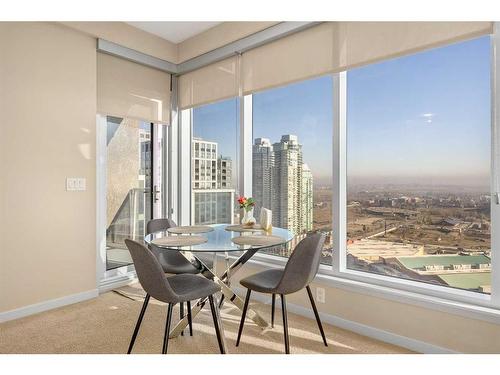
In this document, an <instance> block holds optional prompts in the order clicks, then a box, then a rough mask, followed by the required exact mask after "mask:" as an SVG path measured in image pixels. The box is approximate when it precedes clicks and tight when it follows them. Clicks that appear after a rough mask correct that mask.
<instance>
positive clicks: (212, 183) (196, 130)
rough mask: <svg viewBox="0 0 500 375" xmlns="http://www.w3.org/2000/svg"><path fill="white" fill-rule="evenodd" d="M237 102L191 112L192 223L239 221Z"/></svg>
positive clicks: (233, 101) (219, 103) (234, 100)
mask: <svg viewBox="0 0 500 375" xmlns="http://www.w3.org/2000/svg"><path fill="white" fill-rule="evenodd" d="M238 103H239V102H238V99H237V98H233V99H228V100H224V101H220V102H217V103H213V104H207V105H203V106H199V107H195V108H193V109H192V110H188V111H192V112H191V113H192V142H191V197H192V198H191V222H192V223H193V224H217V223H219V224H220V223H228V224H231V223H233V222H235V221H238V210H236V209H235V202H236V197H237V195H238V160H239V158H238V134H239V130H238V126H239V125H238V124H239V104H238Z"/></svg>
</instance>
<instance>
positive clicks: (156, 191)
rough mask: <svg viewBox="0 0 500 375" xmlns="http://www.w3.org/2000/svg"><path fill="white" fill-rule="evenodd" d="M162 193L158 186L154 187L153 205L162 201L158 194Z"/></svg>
mask: <svg viewBox="0 0 500 375" xmlns="http://www.w3.org/2000/svg"><path fill="white" fill-rule="evenodd" d="M160 193H161V190H159V189H158V186H157V185H154V186H153V203H156V202H158V201H159V200H160V198H158V194H160Z"/></svg>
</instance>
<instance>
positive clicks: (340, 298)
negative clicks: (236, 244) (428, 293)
mask: <svg viewBox="0 0 500 375" xmlns="http://www.w3.org/2000/svg"><path fill="white" fill-rule="evenodd" d="M224 267H225V266H224V265H223V264H220V267H219V269H224ZM262 270H263V268H262V267H260V266H258V265H256V264H250V263H247V264H245V266H244V267H243V268H242V269H241V270H240V271H238V273H237V274H236V275H235V276H234V279H232V280H231V282H232V285H233V286H239V287H241V285H240V284H239V280H240V279H241V278H243V277H245V276H247V275H251V274H253V273H255V272H259V271H262ZM318 285H320V283H317V282H315V283H313V284H312V285H311V288H312V290H313V295H316V292H315V288H316V286H318ZM321 286H322V287H324V288H325V300H326V303H324V304H323V303H317V304H316V306H317V307H318V310H319V311H320V312H322V313H325V314H330V315H334V316H337V317H340V318H342V319H346V320H349V321H353V322H356V323H361V324H364V325H367V326H370V327H373V328H378V329H380V330H384V331H387V332H390V333H393V334H396V335H400V336H405V337H409V338H411V339H414V340H418V341H422V342H425V343H429V344H432V345H435V346H439V347H442V348H447V349H450V350H453V351H456V352H460V353H500V325H497V324H493V323H488V322H485V321H481V320H474V319H470V318H465V317H462V316H458V315H453V314H449V313H445V312H441V311H437V310H431V309H427V308H423V307H419V306H415V305H410V304H407V303H400V302H395V301H392V300H387V299H383V298H379V297H374V296H370V295H367V294H361V293H353V292H351V291H347V290H344V289H340V288H333V287H329V286H326V285H321ZM254 297H255V296H254ZM270 300H271V298H270V297H269V301H270ZM287 302H288V303H290V304H295V305H298V306H302V307H305V308H307V309H310V308H311V305H310V304H309V300H308V298H307V292H306V291H305V290H303V291H300V292H297V293H294V294H292V295H290V296H287ZM280 303H281V302H280V301H279V299H278V301H277V303H276V306H278V307H279V306H281V305H280ZM279 314H281V312H279V313H278V315H277V316H278V318H277V319H278V320H279V319H280V318H279V316H280V315H279Z"/></svg>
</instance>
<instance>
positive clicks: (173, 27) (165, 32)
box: [127, 21, 222, 43]
mask: <svg viewBox="0 0 500 375" xmlns="http://www.w3.org/2000/svg"><path fill="white" fill-rule="evenodd" d="M127 23H128V24H129V25H131V26H134V27H136V28H138V29H141V30H144V31H147V32H148V33H151V34H154V35H157V36H159V37H160V38H163V39H166V40H168V41H170V42H172V43H180V42H183V41H184V40H186V39H189V38H191V37H192V36H195V35H197V34H200V33H202V32H204V31H205V30H208V29H210V28H212V27H214V26H216V25H218V24H220V23H222V22H169V21H164V22H127Z"/></svg>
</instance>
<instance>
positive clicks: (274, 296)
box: [271, 293, 276, 328]
mask: <svg viewBox="0 0 500 375" xmlns="http://www.w3.org/2000/svg"><path fill="white" fill-rule="evenodd" d="M275 304H276V294H274V293H273V299H272V303H271V327H272V328H274V306H275Z"/></svg>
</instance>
